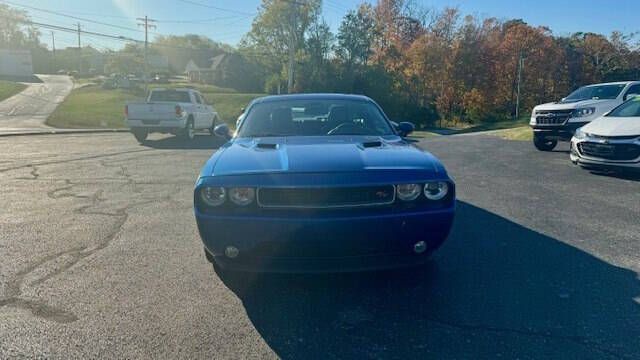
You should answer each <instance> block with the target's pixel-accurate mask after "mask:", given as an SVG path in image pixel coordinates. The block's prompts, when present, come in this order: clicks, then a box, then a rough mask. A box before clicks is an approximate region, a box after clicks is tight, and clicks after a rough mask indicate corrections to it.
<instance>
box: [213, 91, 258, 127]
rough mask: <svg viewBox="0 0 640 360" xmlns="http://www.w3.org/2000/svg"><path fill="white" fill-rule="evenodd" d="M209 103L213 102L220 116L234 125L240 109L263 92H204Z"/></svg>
mask: <svg viewBox="0 0 640 360" xmlns="http://www.w3.org/2000/svg"><path fill="white" fill-rule="evenodd" d="M203 95H204V98H205V101H206V102H207V104H213V106H214V107H215V108H216V111H218V117H219V119H221V120H224V121H225V122H227V123H228V124H231V125H234V126H235V123H236V119H237V118H238V116H239V115H240V113H241V112H240V110H241V109H242V108H245V107H247V105H249V103H250V102H251V100H253V99H255V98H257V97H260V96H263V94H203Z"/></svg>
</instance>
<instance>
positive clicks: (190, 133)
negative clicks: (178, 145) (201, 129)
mask: <svg viewBox="0 0 640 360" xmlns="http://www.w3.org/2000/svg"><path fill="white" fill-rule="evenodd" d="M195 136H196V129H195V128H194V126H193V120H192V119H189V121H187V126H185V128H184V130H183V131H182V138H183V139H184V140H193V138H194V137H195Z"/></svg>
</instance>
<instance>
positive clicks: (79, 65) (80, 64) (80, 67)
mask: <svg viewBox="0 0 640 360" xmlns="http://www.w3.org/2000/svg"><path fill="white" fill-rule="evenodd" d="M80 26H81V25H80V23H78V74H79V73H80V72H81V71H82V47H81V45H80V33H81V30H80Z"/></svg>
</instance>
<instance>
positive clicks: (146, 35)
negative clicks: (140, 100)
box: [136, 15, 156, 93]
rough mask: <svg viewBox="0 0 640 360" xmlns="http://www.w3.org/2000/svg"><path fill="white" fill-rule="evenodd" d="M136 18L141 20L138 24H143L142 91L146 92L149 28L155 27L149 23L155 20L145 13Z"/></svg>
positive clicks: (147, 84) (147, 85) (147, 83)
mask: <svg viewBox="0 0 640 360" xmlns="http://www.w3.org/2000/svg"><path fill="white" fill-rule="evenodd" d="M136 20H138V21H142V23H138V26H144V92H145V93H146V92H147V89H148V88H149V74H148V69H147V51H148V50H149V28H152V29H155V28H156V26H155V25H153V24H150V23H153V22H155V21H156V20H153V19H149V17H147V16H146V15H145V16H144V18H137V19H136Z"/></svg>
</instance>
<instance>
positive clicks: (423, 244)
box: [413, 241, 427, 254]
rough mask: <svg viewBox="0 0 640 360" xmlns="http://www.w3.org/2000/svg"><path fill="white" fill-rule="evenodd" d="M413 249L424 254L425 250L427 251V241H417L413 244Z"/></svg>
mask: <svg viewBox="0 0 640 360" xmlns="http://www.w3.org/2000/svg"><path fill="white" fill-rule="evenodd" d="M413 251H414V252H415V253H416V254H422V253H423V252H425V251H427V243H426V242H424V241H418V242H417V243H415V245H413Z"/></svg>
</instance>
